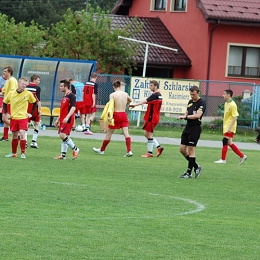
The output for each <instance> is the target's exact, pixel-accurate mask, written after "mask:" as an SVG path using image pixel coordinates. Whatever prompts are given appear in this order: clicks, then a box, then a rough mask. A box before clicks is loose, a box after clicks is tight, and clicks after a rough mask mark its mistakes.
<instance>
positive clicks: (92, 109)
mask: <svg viewBox="0 0 260 260" xmlns="http://www.w3.org/2000/svg"><path fill="white" fill-rule="evenodd" d="M95 112H97V107H96V106H94V107H92V106H84V114H93V113H95Z"/></svg>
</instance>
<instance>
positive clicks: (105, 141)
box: [100, 140, 110, 152]
mask: <svg viewBox="0 0 260 260" xmlns="http://www.w3.org/2000/svg"><path fill="white" fill-rule="evenodd" d="M109 142H110V140H104V141H103V144H102V146H101V148H100V151H102V152H103V151H105V150H106V147H107V145H108V144H109Z"/></svg>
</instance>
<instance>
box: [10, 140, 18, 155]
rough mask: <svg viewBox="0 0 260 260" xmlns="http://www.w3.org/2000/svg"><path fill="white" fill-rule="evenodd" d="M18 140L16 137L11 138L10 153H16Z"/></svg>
mask: <svg viewBox="0 0 260 260" xmlns="http://www.w3.org/2000/svg"><path fill="white" fill-rule="evenodd" d="M18 142H19V140H18V139H13V140H12V153H17V147H18Z"/></svg>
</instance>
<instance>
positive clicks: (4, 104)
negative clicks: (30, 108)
mask: <svg viewBox="0 0 260 260" xmlns="http://www.w3.org/2000/svg"><path fill="white" fill-rule="evenodd" d="M3 110H4V111H5V114H6V115H9V114H8V112H7V111H8V110H7V103H5V102H3Z"/></svg>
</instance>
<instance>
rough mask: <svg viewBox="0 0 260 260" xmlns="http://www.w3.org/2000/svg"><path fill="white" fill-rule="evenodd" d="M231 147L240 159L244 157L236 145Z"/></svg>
mask: <svg viewBox="0 0 260 260" xmlns="http://www.w3.org/2000/svg"><path fill="white" fill-rule="evenodd" d="M230 147H231V149H232V150H233V151H234V152H235V153H236V154H237V155H238V156H239V157H240V158H242V157H244V154H242V153H241V151H240V150H239V149H238V148H237V146H236V145H235V144H231V145H230Z"/></svg>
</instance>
